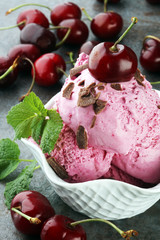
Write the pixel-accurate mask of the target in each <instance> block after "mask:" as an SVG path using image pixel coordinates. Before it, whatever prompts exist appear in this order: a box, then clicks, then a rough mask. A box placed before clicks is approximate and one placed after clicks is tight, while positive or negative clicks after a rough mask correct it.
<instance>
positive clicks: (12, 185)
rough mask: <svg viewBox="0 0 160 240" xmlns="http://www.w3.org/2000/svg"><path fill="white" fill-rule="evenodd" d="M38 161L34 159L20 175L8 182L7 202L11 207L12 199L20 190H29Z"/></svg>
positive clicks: (5, 193)
mask: <svg viewBox="0 0 160 240" xmlns="http://www.w3.org/2000/svg"><path fill="white" fill-rule="evenodd" d="M36 164H37V162H36V161H34V162H33V163H31V164H30V165H29V166H27V167H25V168H24V169H23V170H22V172H21V173H20V174H19V175H18V177H17V178H16V179H15V180H13V181H11V182H8V183H7V184H6V187H5V192H4V196H5V199H6V200H5V204H6V206H7V207H8V209H10V206H11V201H12V199H13V198H14V196H15V195H16V194H18V193H19V192H22V191H25V190H29V185H30V182H31V179H32V177H33V172H34V168H35V167H36Z"/></svg>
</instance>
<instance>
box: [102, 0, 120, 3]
mask: <svg viewBox="0 0 160 240" xmlns="http://www.w3.org/2000/svg"><path fill="white" fill-rule="evenodd" d="M98 2H104V0H98ZM108 2H110V3H118V2H120V0H108Z"/></svg>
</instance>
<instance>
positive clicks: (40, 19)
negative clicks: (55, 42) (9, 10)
mask: <svg viewBox="0 0 160 240" xmlns="http://www.w3.org/2000/svg"><path fill="white" fill-rule="evenodd" d="M22 21H25V24H23V25H20V26H19V29H20V30H22V29H23V28H24V26H25V25H27V24H29V23H36V24H39V25H41V26H42V27H44V28H48V27H49V21H48V19H47V18H46V16H45V15H44V14H43V13H42V12H41V11H39V10H37V9H28V10H25V11H23V12H21V13H20V14H19V16H18V18H17V24H18V23H20V22H22Z"/></svg>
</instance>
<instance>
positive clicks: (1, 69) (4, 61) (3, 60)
mask: <svg viewBox="0 0 160 240" xmlns="http://www.w3.org/2000/svg"><path fill="white" fill-rule="evenodd" d="M11 65H12V61H11V60H10V59H9V58H8V57H0V76H1V75H3V74H4V73H5V72H6V71H7V70H8V69H9V68H10V66H11ZM17 75H18V68H17V67H16V68H15V69H14V70H13V71H12V72H10V73H9V74H8V75H7V76H6V77H5V78H3V79H0V89H1V88H4V87H9V86H10V85H11V84H13V83H14V82H15V81H16V79H17Z"/></svg>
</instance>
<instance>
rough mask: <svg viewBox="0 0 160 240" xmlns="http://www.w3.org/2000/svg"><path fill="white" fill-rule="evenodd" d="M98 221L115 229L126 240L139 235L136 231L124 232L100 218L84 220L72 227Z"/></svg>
mask: <svg viewBox="0 0 160 240" xmlns="http://www.w3.org/2000/svg"><path fill="white" fill-rule="evenodd" d="M97 221H98V222H104V223H107V224H108V225H110V226H111V227H113V228H114V229H115V230H116V231H117V232H118V233H119V234H120V235H121V236H122V237H123V238H125V239H126V240H129V239H130V238H131V237H134V236H137V235H138V232H137V231H135V230H128V231H122V230H121V229H119V228H118V227H117V226H116V225H115V224H113V223H112V222H110V221H108V220H105V219H100V218H92V219H90V218H89V219H84V220H80V221H76V222H72V223H70V225H71V226H72V227H73V226H76V225H77V224H81V223H86V222H97Z"/></svg>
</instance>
